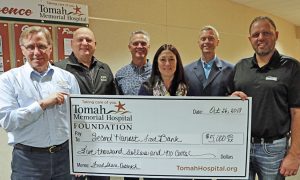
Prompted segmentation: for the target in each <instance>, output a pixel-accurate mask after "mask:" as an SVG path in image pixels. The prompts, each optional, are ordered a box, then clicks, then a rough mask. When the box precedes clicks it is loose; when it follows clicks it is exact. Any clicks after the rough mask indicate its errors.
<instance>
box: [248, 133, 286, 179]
mask: <svg viewBox="0 0 300 180" xmlns="http://www.w3.org/2000/svg"><path fill="white" fill-rule="evenodd" d="M287 148H288V138H286V137H285V138H282V139H278V140H274V142H273V143H263V144H251V149H250V174H249V180H255V175H257V176H258V179H259V180H284V179H285V178H284V176H282V175H281V174H280V172H279V168H280V165H281V162H282V159H283V158H284V156H285V155H286V151H287Z"/></svg>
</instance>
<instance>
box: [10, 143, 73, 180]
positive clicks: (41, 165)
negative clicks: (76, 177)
mask: <svg viewBox="0 0 300 180" xmlns="http://www.w3.org/2000/svg"><path fill="white" fill-rule="evenodd" d="M11 169H12V174H11V179H12V180H71V179H72V177H71V175H70V162H69V148H68V143H67V145H66V147H65V148H63V149H62V150H61V151H59V152H56V153H53V154H51V153H46V152H31V151H26V150H20V149H16V148H14V149H13V152H12V162H11Z"/></svg>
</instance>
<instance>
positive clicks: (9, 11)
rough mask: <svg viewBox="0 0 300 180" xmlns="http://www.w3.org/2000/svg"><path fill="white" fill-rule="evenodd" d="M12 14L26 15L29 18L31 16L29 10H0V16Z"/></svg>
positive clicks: (6, 8)
mask: <svg viewBox="0 0 300 180" xmlns="http://www.w3.org/2000/svg"><path fill="white" fill-rule="evenodd" d="M1 13H2V14H13V15H21V16H22V15H26V16H30V15H31V14H32V11H31V9H23V8H21V9H18V8H13V7H11V8H9V7H3V8H2V9H0V14H1Z"/></svg>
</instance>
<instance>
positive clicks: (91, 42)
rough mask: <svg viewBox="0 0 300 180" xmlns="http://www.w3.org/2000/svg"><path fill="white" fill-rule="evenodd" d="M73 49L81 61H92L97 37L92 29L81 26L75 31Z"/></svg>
mask: <svg viewBox="0 0 300 180" xmlns="http://www.w3.org/2000/svg"><path fill="white" fill-rule="evenodd" d="M71 46H72V50H73V53H74V55H75V56H76V58H77V59H78V61H79V62H81V63H83V62H90V61H91V60H92V57H93V55H94V53H95V50H96V39H95V35H94V33H93V31H92V30H90V29H89V28H87V27H81V28H79V29H77V30H76V31H75V32H74V33H73V39H72V42H71Z"/></svg>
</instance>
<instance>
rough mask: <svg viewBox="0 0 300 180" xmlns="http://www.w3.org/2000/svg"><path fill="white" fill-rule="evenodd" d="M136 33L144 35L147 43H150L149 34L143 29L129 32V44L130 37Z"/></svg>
mask: <svg viewBox="0 0 300 180" xmlns="http://www.w3.org/2000/svg"><path fill="white" fill-rule="evenodd" d="M136 34H142V35H144V36H146V39H147V41H148V43H150V35H149V33H148V32H146V31H144V30H137V31H133V32H132V33H131V34H130V37H129V44H130V43H131V39H132V37H133V36H134V35H136Z"/></svg>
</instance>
